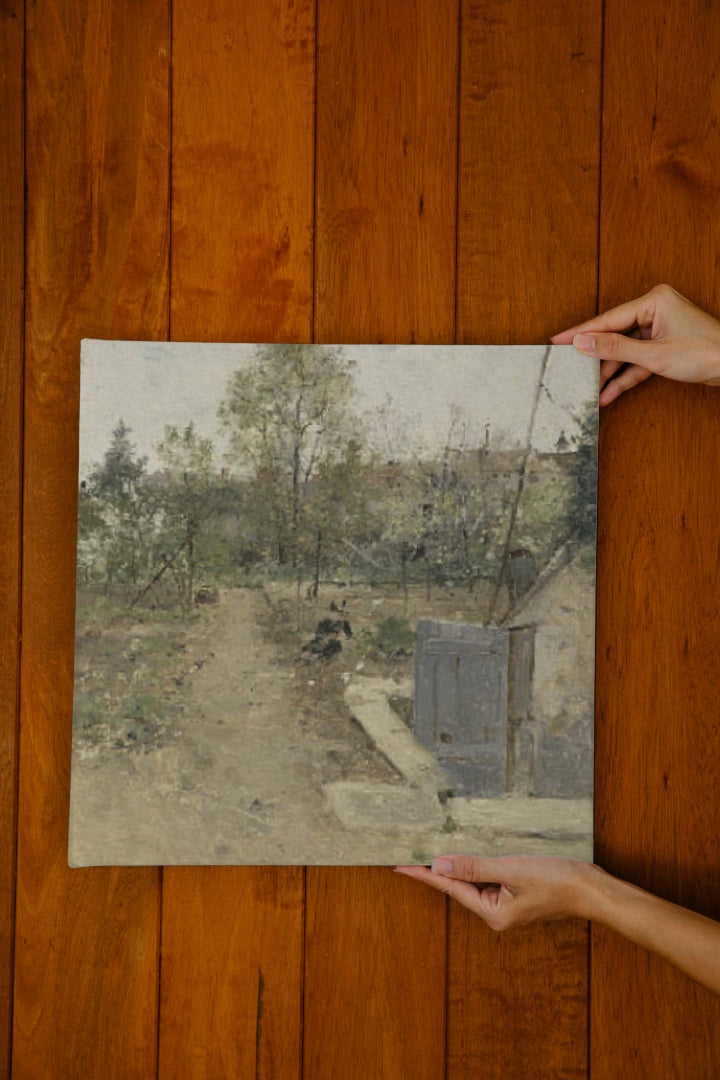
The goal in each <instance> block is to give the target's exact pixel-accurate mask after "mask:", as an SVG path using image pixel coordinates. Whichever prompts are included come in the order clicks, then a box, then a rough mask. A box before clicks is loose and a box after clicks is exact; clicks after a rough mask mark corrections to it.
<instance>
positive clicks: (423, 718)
mask: <svg viewBox="0 0 720 1080" xmlns="http://www.w3.org/2000/svg"><path fill="white" fill-rule="evenodd" d="M508 639H509V632H508V631H507V630H502V629H496V628H494V627H484V626H472V625H470V624H468V623H454V622H440V621H438V620H437V619H421V620H419V622H418V625H417V648H416V652H415V715H414V728H415V735H416V737H417V739H418V740H419V741H420V742H422V743H423V744H424V745H425V746H428V747H429V748H430V749H432V750H433V752H434V753H435V754H436V756H437V757H438V759H439V760H440V761H441V762H442V764H443V765H444V767H445V768H446V770H447V772H448V773H449V774H450V776H451V777H452V778H453V780H454V782H455V785H456V786H455V787H454V789H453V790H454V792H455V794H456V795H459V794H464V795H475V796H483V795H485V796H496V795H502V794H504V792H505V791H506V783H507V764H508V762H507V748H508V738H507V703H508V648H509V645H508Z"/></svg>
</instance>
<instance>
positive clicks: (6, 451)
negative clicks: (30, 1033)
mask: <svg viewBox="0 0 720 1080" xmlns="http://www.w3.org/2000/svg"><path fill="white" fill-rule="evenodd" d="M24 22H25V7H24V4H23V3H22V2H21V0H18V2H17V3H14V4H7V5H6V6H5V8H4V9H3V10H2V11H0V70H2V72H3V75H4V77H3V79H2V81H0V118H1V119H0V283H1V285H0V507H2V513H0V582H1V584H0V643H1V645H0V821H2V823H3V829H2V832H1V833H0V1075H2V1074H8V1075H9V1072H10V1033H11V1026H12V1004H11V1002H12V960H13V932H14V924H15V859H16V844H15V831H16V825H17V711H18V691H19V674H20V671H19V663H20V536H21V513H22V501H21V487H22V472H21V469H22V430H21V428H22V379H23V322H24V296H23V286H24V243H25V240H24V175H23V157H24V130H23V89H24V84H23V79H24V71H23V59H24Z"/></svg>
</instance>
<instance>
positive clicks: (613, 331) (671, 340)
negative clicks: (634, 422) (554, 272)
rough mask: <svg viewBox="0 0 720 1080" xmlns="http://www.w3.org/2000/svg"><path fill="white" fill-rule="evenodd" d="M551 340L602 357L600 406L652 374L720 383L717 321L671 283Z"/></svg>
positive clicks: (585, 353)
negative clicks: (687, 298)
mask: <svg viewBox="0 0 720 1080" xmlns="http://www.w3.org/2000/svg"><path fill="white" fill-rule="evenodd" d="M550 340H551V341H552V342H553V344H554V345H570V344H573V345H574V346H575V348H576V349H578V350H579V351H580V352H582V353H583V354H584V355H585V356H595V357H597V358H598V359H599V360H600V361H601V363H600V404H601V405H609V404H610V402H611V401H614V400H615V399H616V398H617V397H619V396H620V394H622V393H623V392H624V391H625V390H629V389H630V388H631V387H633V386H637V384H638V383H640V382H643V381H644V380H645V379H649V378H650V376H651V375H664V376H665V377H666V378H668V379H677V380H678V381H680V382H696V383H704V384H705V385H707V386H718V385H720V322H718V321H717V320H716V319H713V317H712V316H711V315H708V314H707V313H706V312H704V311H701V310H700V308H698V307H695V305H694V304H691V303H690V301H689V300H686V299H685V297H684V296H681V295H680V293H678V292H676V291H675V289H673V288H671V287H670V286H669V285H656V286H655V288H654V289H651V290H650V292H648V293H646V294H645V295H644V296H641V297H639V298H638V299H637V300H629V301H628V302H627V303H626V304H620V306H619V307H615V308H612V309H611V310H610V311H606V312H604V313H603V314H602V315H597V316H596V317H595V318H594V319H588V321H587V322H584V323H580V325H579V326H573V327H571V328H570V329H569V330H565V331H563V333H561V334H556V335H555V337H553V338H551V339H550ZM621 369H622V370H621Z"/></svg>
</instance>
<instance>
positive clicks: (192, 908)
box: [160, 0, 315, 1080]
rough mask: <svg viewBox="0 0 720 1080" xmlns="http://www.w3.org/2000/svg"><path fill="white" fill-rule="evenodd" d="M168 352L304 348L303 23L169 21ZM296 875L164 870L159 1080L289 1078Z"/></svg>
mask: <svg viewBox="0 0 720 1080" xmlns="http://www.w3.org/2000/svg"><path fill="white" fill-rule="evenodd" d="M173 40H174V54H173V214H172V222H173V225H172V252H173V255H172V296H171V312H172V322H171V325H172V336H173V338H174V339H176V340H196V339H199V340H211V341H212V340H215V341H217V340H219V341H284V340H288V341H310V340H311V339H312V239H313V194H312V192H313V147H314V51H315V8H314V4H313V3H310V2H309V0H302V2H300V3H294V2H293V0H277V2H273V3H269V4H253V5H247V6H242V5H237V4H236V3H234V2H232V0H203V2H201V3H189V2H188V0H181V2H179V3H178V2H176V3H175V4H174V7H173ZM303 903H304V876H303V870H302V869H301V868H299V867H295V868H291V867H287V868H280V867H277V868H265V869H252V868H229V867H227V868H226V867H223V868H217V869H203V870H191V869H180V868H167V869H166V870H165V873H164V885H163V931H162V936H163V945H162V956H163V965H162V994H161V1017H160V1075H161V1076H166V1077H172V1078H174V1077H176V1076H183V1077H188V1078H190V1077H195V1076H197V1077H218V1078H224V1077H227V1076H238V1077H240V1076H242V1077H245V1076H255V1077H267V1078H268V1080H272V1078H274V1077H283V1078H285V1077H287V1078H288V1080H291V1078H292V1077H294V1076H298V1075H299V1073H300V1066H301V1039H302V1030H301V1021H302V953H303V918H304V908H303Z"/></svg>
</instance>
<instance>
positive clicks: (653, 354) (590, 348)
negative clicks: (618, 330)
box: [573, 333, 662, 371]
mask: <svg viewBox="0 0 720 1080" xmlns="http://www.w3.org/2000/svg"><path fill="white" fill-rule="evenodd" d="M573 345H574V346H575V348H576V349H577V350H578V352H581V353H583V354H584V355H585V356H596V357H597V358H598V359H599V360H614V361H615V362H616V363H617V364H637V365H638V367H643V368H646V370H647V371H657V370H658V368H660V367H661V366H662V345H661V344H660V343H659V342H655V341H639V340H638V339H637V338H632V337H626V336H625V334H608V333H592V334H589V333H586V334H576V335H575V337H574V338H573Z"/></svg>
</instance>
